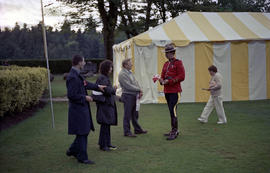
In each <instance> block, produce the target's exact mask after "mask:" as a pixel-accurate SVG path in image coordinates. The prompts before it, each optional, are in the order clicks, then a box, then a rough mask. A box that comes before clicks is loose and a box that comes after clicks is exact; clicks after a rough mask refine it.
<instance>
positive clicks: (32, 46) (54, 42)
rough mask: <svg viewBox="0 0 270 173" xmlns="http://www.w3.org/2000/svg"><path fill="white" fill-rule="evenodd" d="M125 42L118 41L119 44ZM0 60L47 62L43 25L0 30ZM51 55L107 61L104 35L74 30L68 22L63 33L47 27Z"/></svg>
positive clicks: (64, 25)
mask: <svg viewBox="0 0 270 173" xmlns="http://www.w3.org/2000/svg"><path fill="white" fill-rule="evenodd" d="M124 39H125V37H124V38H122V39H121V38H117V40H118V41H119V42H121V41H123V40H124ZM0 40H1V42H0V59H43V58H44V47H43V39H42V31H41V24H38V25H36V26H32V27H31V28H28V27H27V25H26V24H25V25H24V26H23V27H20V26H19V25H18V24H16V25H15V27H14V28H13V29H9V28H5V29H3V30H0ZM47 42H48V53H49V58H50V59H67V58H71V57H72V56H73V55H74V54H81V55H83V56H84V57H85V58H104V56H105V54H104V46H103V39H102V35H101V34H100V33H98V32H96V30H93V29H92V30H90V29H89V30H85V31H83V32H82V31H81V30H78V31H77V32H75V31H72V30H71V24H70V23H68V22H67V21H65V22H64V24H63V25H62V27H61V30H60V31H58V30H56V31H53V28H52V27H47Z"/></svg>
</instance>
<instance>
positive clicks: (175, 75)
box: [161, 58, 185, 93]
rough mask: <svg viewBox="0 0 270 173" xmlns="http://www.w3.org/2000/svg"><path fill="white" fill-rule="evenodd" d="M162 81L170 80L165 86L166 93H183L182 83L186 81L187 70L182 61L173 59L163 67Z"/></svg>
mask: <svg viewBox="0 0 270 173" xmlns="http://www.w3.org/2000/svg"><path fill="white" fill-rule="evenodd" d="M161 79H163V80H165V79H168V80H169V83H168V84H165V85H164V93H178V92H182V88H181V84H180V82H182V81H184V80H185V69H184V66H183V63H182V61H181V60H178V59H175V58H174V59H173V61H172V62H170V61H167V62H166V63H165V64H164V65H163V69H162V72H161Z"/></svg>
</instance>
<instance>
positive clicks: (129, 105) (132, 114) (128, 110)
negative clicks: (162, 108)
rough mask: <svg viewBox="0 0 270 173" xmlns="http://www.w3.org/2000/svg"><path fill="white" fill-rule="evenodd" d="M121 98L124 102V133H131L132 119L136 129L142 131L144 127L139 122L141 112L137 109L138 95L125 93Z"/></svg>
mask: <svg viewBox="0 0 270 173" xmlns="http://www.w3.org/2000/svg"><path fill="white" fill-rule="evenodd" d="M121 100H122V101H123V102H124V119H123V128H124V135H125V134H131V131H130V120H131V122H132V125H133V127H134V131H138V132H139V131H142V128H141V126H140V125H139V123H138V118H139V112H138V111H136V96H134V95H131V94H124V93H123V94H122V97H121Z"/></svg>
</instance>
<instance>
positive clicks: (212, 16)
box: [203, 13, 243, 40]
mask: <svg viewBox="0 0 270 173" xmlns="http://www.w3.org/2000/svg"><path fill="white" fill-rule="evenodd" d="M203 15H204V16H205V17H206V18H207V20H208V21H209V22H210V23H211V24H212V25H213V27H215V29H216V30H217V31H218V32H219V33H220V34H221V35H222V36H223V37H224V38H225V39H226V40H241V39H243V38H242V37H240V36H239V35H238V34H237V33H236V32H235V31H234V30H233V29H232V28H231V27H230V25H228V24H227V23H226V22H225V21H224V20H223V19H222V18H221V17H220V16H219V15H218V14H217V13H203Z"/></svg>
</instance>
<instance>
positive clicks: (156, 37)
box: [149, 27, 171, 46]
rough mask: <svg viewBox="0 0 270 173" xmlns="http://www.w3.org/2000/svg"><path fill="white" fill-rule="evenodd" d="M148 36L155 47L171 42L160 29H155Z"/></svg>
mask: <svg viewBox="0 0 270 173" xmlns="http://www.w3.org/2000/svg"><path fill="white" fill-rule="evenodd" d="M149 36H150V38H151V39H152V40H153V43H154V44H155V45H156V46H164V45H166V44H167V43H170V42H171V41H170V39H169V37H168V36H167V35H166V33H165V31H164V29H163V28H162V27H157V28H155V29H154V30H153V31H152V32H149ZM168 41H169V42H168Z"/></svg>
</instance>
